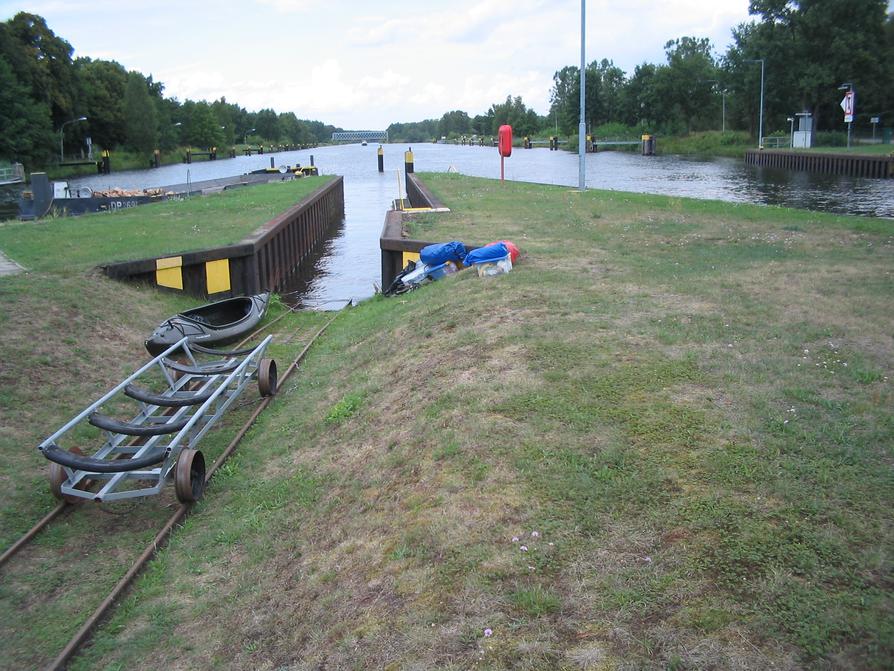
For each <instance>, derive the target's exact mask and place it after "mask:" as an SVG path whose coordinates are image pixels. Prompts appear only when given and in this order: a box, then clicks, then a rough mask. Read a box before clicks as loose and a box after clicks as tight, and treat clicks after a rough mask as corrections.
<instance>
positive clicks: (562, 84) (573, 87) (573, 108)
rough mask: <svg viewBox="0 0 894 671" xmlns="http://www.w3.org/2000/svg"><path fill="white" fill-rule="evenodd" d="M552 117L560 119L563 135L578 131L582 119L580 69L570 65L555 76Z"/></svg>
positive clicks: (552, 94) (551, 94)
mask: <svg viewBox="0 0 894 671" xmlns="http://www.w3.org/2000/svg"><path fill="white" fill-rule="evenodd" d="M550 104H551V106H550V112H549V113H550V116H551V117H553V118H554V119H558V123H559V128H560V129H561V131H562V132H563V133H565V134H566V135H567V134H570V133H573V132H575V131H576V130H577V126H578V120H579V118H580V68H576V67H574V66H573V65H568V66H565V67H564V68H562V69H561V70H557V71H556V72H555V73H554V74H553V88H552V91H551V92H550Z"/></svg>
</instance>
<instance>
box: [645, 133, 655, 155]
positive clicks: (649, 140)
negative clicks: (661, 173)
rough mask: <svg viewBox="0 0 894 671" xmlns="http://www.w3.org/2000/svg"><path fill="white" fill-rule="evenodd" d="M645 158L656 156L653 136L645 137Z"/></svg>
mask: <svg viewBox="0 0 894 671" xmlns="http://www.w3.org/2000/svg"><path fill="white" fill-rule="evenodd" d="M642 140H643V156H654V155H655V137H654V136H652V135H643V136H642Z"/></svg>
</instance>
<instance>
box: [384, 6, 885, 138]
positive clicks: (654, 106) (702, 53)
mask: <svg viewBox="0 0 894 671" xmlns="http://www.w3.org/2000/svg"><path fill="white" fill-rule="evenodd" d="M749 12H750V13H751V14H752V15H753V16H754V17H755V19H754V20H752V21H750V22H748V23H743V24H741V25H739V26H737V27H736V28H735V29H733V31H732V44H731V45H730V47H729V48H728V50H727V51H726V53H724V54H722V55H716V54H715V53H714V49H713V46H712V44H711V42H710V41H709V40H708V39H707V38H698V37H688V36H687V37H681V38H678V39H674V40H670V41H668V42H667V43H666V44H665V62H664V63H659V64H653V63H643V64H641V65H638V66H636V68H635V69H634V71H633V73H632V74H630V75H628V74H627V73H625V72H624V71H623V70H622V69H621V68H619V67H617V66H616V65H615V64H614V63H613V62H612V61H611V60H610V59H605V58H603V59H599V60H594V61H593V62H591V63H590V64H589V65H587V66H586V69H585V79H586V90H585V94H586V96H585V97H586V100H585V102H584V110H585V120H586V123H587V128H588V130H589V132H593V133H594V134H597V135H602V134H606V133H609V134H610V133H623V132H627V133H630V134H636V133H638V132H651V133H661V134H665V135H681V134H687V133H690V132H694V131H704V130H715V129H716V130H720V128H721V126H723V125H725V126H726V128H727V129H738V130H745V131H748V132H749V133H750V134H751V135H752V136H756V135H757V134H758V132H759V128H758V126H759V120H760V93H761V86H760V78H761V63H760V61H761V59H762V60H763V68H764V110H763V111H764V127H763V131H764V134H765V135H769V134H771V133H773V132H780V131H782V132H786V133H787V132H788V130H789V128H790V125H789V121H788V119H789V118H791V117H793V115H795V114H797V113H799V112H805V111H806V112H809V113H811V114H812V115H813V121H814V130H815V131H816V130H828V131H835V130H843V129H844V122H843V115H842V111H841V109H840V108H839V103H840V101H841V98H842V97H843V91H842V90H839V87H841V86H842V85H845V84H850V85H852V86H853V87H854V88H855V89H856V91H857V110H856V111H857V115H856V118H855V123H856V124H857V125H858V126H862V127H864V128H865V127H868V125H869V121H870V119H871V118H873V117H880V122H881V124H883V125H884V124H887V125H889V126H890V125H894V124H892V121H894V14H888V13H887V2H886V0H752V2H751V3H750V5H749ZM579 119H580V68H579V67H577V66H573V65H569V66H567V67H564V68H562V69H560V70H558V71H557V72H556V73H555V74H554V75H553V86H552V89H551V91H550V110H549V112H548V114H546V115H538V114H536V113H535V112H533V111H532V110H530V109H528V108H526V106H525V104H524V103H523V101H522V100H521V98H512V97H510V98H507V99H506V101H505V102H503V103H498V104H494V105H492V106H491V108H490V109H489V110H488V112H487V113H486V114H484V115H479V116H475V117H470V116H469V115H468V114H466V113H465V112H462V111H458V110H457V111H451V112H448V113H446V114H444V115H443V116H442V117H441V119H440V120H435V119H430V120H427V121H423V122H418V123H415V124H392V126H391V127H389V134H390V136H391V137H392V138H393V139H398V138H400V139H406V140H410V141H415V142H418V141H420V140H422V139H430V138H433V137H440V136H448V137H449V136H451V134H452V135H471V134H472V133H476V134H483V135H487V136H491V135H495V134H496V132H497V128H498V127H499V125H500V124H502V123H510V124H511V125H512V126H513V130H514V132H515V134H516V135H518V136H524V135H536V134H563V135H572V134H576V133H577V131H578V127H579ZM600 131H602V132H600Z"/></svg>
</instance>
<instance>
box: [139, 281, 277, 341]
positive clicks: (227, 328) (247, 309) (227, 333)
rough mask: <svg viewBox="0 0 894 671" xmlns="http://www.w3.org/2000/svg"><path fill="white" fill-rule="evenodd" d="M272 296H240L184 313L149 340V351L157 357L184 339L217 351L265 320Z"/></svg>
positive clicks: (167, 320)
mask: <svg viewBox="0 0 894 671" xmlns="http://www.w3.org/2000/svg"><path fill="white" fill-rule="evenodd" d="M269 303H270V294H269V293H266V292H265V293H262V294H256V295H254V296H239V297H237V298H227V299H226V300H222V301H217V302H216V303H209V304H207V305H202V306H200V307H197V308H194V309H192V310H185V311H184V312H181V313H179V314H176V315H174V316H173V317H170V318H168V319H166V320H165V321H163V322H162V323H161V324H159V325H158V327H157V328H156V329H155V331H154V332H153V333H152V335H151V336H149V337H148V338H147V339H146V342H145V345H146V349H147V350H148V351H149V353H150V354H151V355H152V356H158V355H159V354H161V353H162V352H164V351H165V350H166V349H167V348H168V347H170V346H171V345H173V344H174V343H176V342H178V341H179V340H180V339H181V338H183V337H184V336H185V337H187V338H189V342H190V343H195V344H197V345H202V346H204V347H218V346H220V345H227V344H229V343H233V342H236V341H237V340H240V339H241V338H244V337H245V336H247V335H248V334H249V333H250V332H251V331H252V330H253V329H254V328H255V327H256V326H257V325H258V324H259V323H260V321H261V320H262V319H263V318H264V315H265V314H266V313H267V306H268V304H269Z"/></svg>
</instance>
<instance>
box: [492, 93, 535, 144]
mask: <svg viewBox="0 0 894 671" xmlns="http://www.w3.org/2000/svg"><path fill="white" fill-rule="evenodd" d="M488 116H489V117H491V118H492V126H491V133H493V134H494V135H496V134H497V131H498V130H499V128H500V126H502V125H503V124H509V125H510V126H512V132H513V134H515V135H517V136H519V137H523V136H526V135H528V136H530V135H534V134H535V133H536V132H537V131H538V130H539V128H540V118H539V117H538V116H537V113H536V112H535V111H534V110H532V109H531V110H529V109H528V108H527V107H526V106H525V103H524V102H522V99H521V96H516V97H515V98H513V97H512V96H507V97H506V102H503V103H495V104H493V105H492V106H491V108H490V111H489V112H488Z"/></svg>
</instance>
